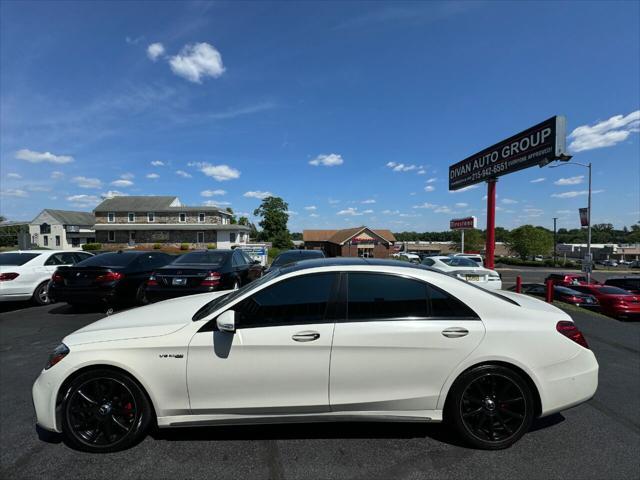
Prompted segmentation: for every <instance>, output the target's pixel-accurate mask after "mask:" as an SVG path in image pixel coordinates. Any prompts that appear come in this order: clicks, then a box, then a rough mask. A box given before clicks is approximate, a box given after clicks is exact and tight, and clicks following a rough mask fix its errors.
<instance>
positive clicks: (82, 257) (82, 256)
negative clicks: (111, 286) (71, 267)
mask: <svg viewBox="0 0 640 480" xmlns="http://www.w3.org/2000/svg"><path fill="white" fill-rule="evenodd" d="M73 255H74V256H75V257H76V262H81V261H82V260H85V259H87V258H90V257H92V255H89V254H88V253H82V252H75V253H74V254H73Z"/></svg>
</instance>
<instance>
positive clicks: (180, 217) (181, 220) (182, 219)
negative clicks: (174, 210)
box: [178, 213, 187, 223]
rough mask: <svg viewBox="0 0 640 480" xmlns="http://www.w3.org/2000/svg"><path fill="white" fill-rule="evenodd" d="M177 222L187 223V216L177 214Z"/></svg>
mask: <svg viewBox="0 0 640 480" xmlns="http://www.w3.org/2000/svg"><path fill="white" fill-rule="evenodd" d="M178 221H179V222H180V223H184V222H186V221H187V214H186V213H179V214H178Z"/></svg>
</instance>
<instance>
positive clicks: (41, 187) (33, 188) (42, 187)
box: [27, 185, 51, 192]
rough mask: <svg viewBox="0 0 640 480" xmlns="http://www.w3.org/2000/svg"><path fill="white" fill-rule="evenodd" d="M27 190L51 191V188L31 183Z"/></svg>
mask: <svg viewBox="0 0 640 480" xmlns="http://www.w3.org/2000/svg"><path fill="white" fill-rule="evenodd" d="M27 190H29V191H30V192H50V191H51V188H49V187H45V186H43V185H29V186H27Z"/></svg>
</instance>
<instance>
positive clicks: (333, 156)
mask: <svg viewBox="0 0 640 480" xmlns="http://www.w3.org/2000/svg"><path fill="white" fill-rule="evenodd" d="M343 163H344V160H343V158H342V155H338V154H337V153H330V154H329V155H318V156H317V157H316V158H314V159H313V160H309V165H313V166H314V167H318V166H320V165H322V166H323V167H335V166H338V165H342V164H343Z"/></svg>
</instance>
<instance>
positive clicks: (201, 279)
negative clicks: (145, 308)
mask: <svg viewBox="0 0 640 480" xmlns="http://www.w3.org/2000/svg"><path fill="white" fill-rule="evenodd" d="M260 276H262V266H261V265H260V262H259V261H257V260H253V259H252V258H251V257H250V256H249V255H248V254H247V253H246V252H244V251H242V250H240V249H235V250H204V251H196V252H190V253H185V254H184V255H181V256H179V257H178V258H176V259H175V260H174V261H173V262H172V263H171V264H169V265H166V266H164V267H162V268H160V269H157V270H155V271H154V272H153V274H152V275H151V276H150V277H149V279H148V280H147V282H146V291H145V294H146V298H147V299H148V300H149V301H158V300H165V299H167V298H174V297H181V296H184V295H193V294H195V293H205V292H213V291H214V290H235V289H237V288H239V287H241V286H242V285H245V284H247V283H249V282H251V281H253V280H255V279H256V278H258V277H260Z"/></svg>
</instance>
